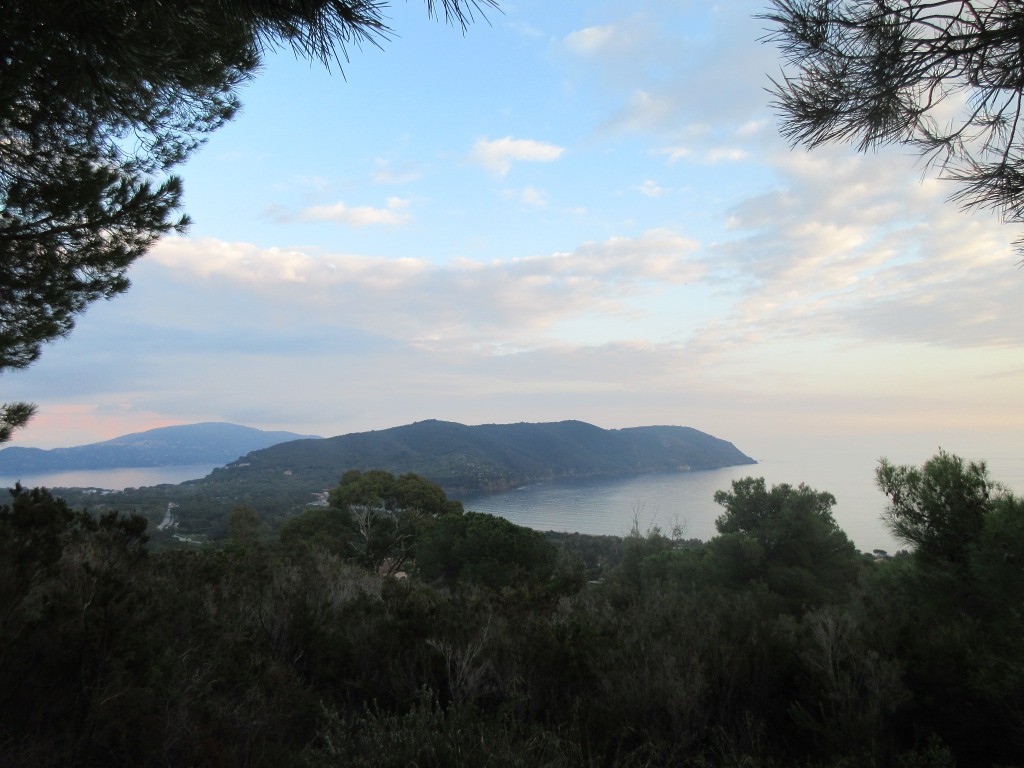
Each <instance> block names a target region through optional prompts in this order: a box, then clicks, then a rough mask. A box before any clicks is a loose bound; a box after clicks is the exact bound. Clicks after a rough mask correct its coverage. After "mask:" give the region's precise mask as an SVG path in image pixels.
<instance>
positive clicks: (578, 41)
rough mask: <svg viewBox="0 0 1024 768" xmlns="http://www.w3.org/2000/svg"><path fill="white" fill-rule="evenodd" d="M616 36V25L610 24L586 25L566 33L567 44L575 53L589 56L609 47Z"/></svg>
mask: <svg viewBox="0 0 1024 768" xmlns="http://www.w3.org/2000/svg"><path fill="white" fill-rule="evenodd" d="M614 36H615V27H613V26H612V25H610V24H609V25H607V26H603V27H586V28H585V29H580V30H577V31H575V32H571V33H569V34H568V35H566V37H565V44H566V46H567V47H568V48H569V50H571V51H573V52H574V53H578V54H581V55H584V56H588V55H591V54H594V53H598V52H599V51H601V49H602V48H605V47H607V45H608V43H609V42H611V41H612V39H613V38H614Z"/></svg>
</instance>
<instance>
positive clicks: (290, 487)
mask: <svg viewBox="0 0 1024 768" xmlns="http://www.w3.org/2000/svg"><path fill="white" fill-rule="evenodd" d="M753 463H755V462H754V460H753V459H751V458H750V457H749V456H746V455H745V454H743V453H741V452H740V451H739V450H737V449H736V447H735V446H734V445H733V444H732V443H729V442H727V441H725V440H720V439H718V438H716V437H712V436H711V435H708V434H705V433H703V432H699V431H697V430H695V429H691V428H689V427H665V426H662V427H634V428H630V429H619V430H606V429H601V428H600V427H595V426H593V425H591V424H585V423H583V422H580V421H563V422H557V423H548V424H484V425H480V426H466V425H463V424H456V423H453V422H445V421H421V422H417V423H415V424H408V425H405V426H402V427H394V428H392V429H384V430H379V431H373V432H357V433H352V434H348V435H340V436H338V437H332V438H327V439H316V440H293V441H290V442H287V443H281V444H278V445H274V446H272V447H270V448H264V449H262V450H258V451H252V452H250V453H249V454H247V455H246V456H244V457H242V458H241V459H238V460H237V461H233V462H231V463H230V464H228V465H227V466H224V467H221V468H219V469H215V470H214V471H213V472H212V473H210V474H209V475H207V476H206V477H205V478H202V479H200V480H190V481H188V482H186V483H181V484H180V485H161V486H156V487H153V488H139V489H128V490H126V491H120V492H117V493H105V494H95V493H91V494H85V493H81V492H64V493H62V495H64V496H65V497H66V498H68V500H69V501H71V502H72V503H73V504H87V505H88V506H89V507H90V508H92V509H94V510H97V511H101V510H103V509H121V510H127V509H132V510H135V511H137V512H140V513H142V514H145V515H147V516H148V517H149V518H150V519H151V520H153V521H154V522H158V521H160V520H162V519H163V516H164V513H165V511H166V510H167V509H168V504H173V505H174V506H173V509H174V515H175V518H176V519H177V521H178V523H179V530H180V531H182V532H194V533H207V534H210V535H213V536H216V535H219V534H220V533H221V532H222V531H223V526H224V520H225V518H226V515H227V512H228V511H229V510H230V509H231V508H232V507H234V506H237V505H238V504H248V505H250V506H252V507H253V508H255V509H256V510H257V511H258V512H259V513H260V514H261V516H263V517H264V519H266V520H268V521H270V522H272V523H274V522H280V521H281V520H282V519H284V518H285V517H287V516H289V515H290V514H292V513H294V512H295V511H296V510H299V509H302V508H303V507H304V506H305V505H307V504H309V503H311V502H314V501H315V500H316V498H317V494H318V493H320V492H322V491H324V490H325V489H327V488H330V487H332V486H334V485H337V484H338V481H339V479H340V477H341V475H342V473H343V472H345V471H346V470H349V469H385V470H388V471H390V472H393V473H396V474H402V473H406V472H414V473H416V474H419V475H423V476H424V477H426V478H428V479H430V480H432V481H434V482H436V483H438V484H439V485H441V486H442V487H444V489H445V491H446V492H448V493H449V494H455V495H456V497H457V495H458V494H459V493H464V492H467V491H480V490H484V491H496V490H503V489H507V488H512V487H515V486H519V485H525V484H528V483H533V482H537V481H540V480H551V479H557V478H567V477H615V476H626V475H635V474H641V473H644V472H659V471H685V470H691V469H693V470H696V469H715V468H718V467H727V466H736V465H742V464H753Z"/></svg>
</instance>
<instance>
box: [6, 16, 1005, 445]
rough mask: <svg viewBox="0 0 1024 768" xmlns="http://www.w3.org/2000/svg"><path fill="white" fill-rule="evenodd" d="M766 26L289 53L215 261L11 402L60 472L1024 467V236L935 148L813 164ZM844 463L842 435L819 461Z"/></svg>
mask: <svg viewBox="0 0 1024 768" xmlns="http://www.w3.org/2000/svg"><path fill="white" fill-rule="evenodd" d="M763 10H764V3H763V2H762V1H761V0H754V1H752V2H745V1H742V0H730V2H728V3H708V2H687V1H686V0H675V1H669V0H629V1H628V2H626V1H625V0H622V1H620V0H604V1H599V2H595V1H594V0H585V1H584V0H579V1H578V0H559V2H557V3H552V2H540V0H517V1H516V2H506V3H503V4H502V7H501V11H500V12H497V11H489V12H488V13H487V19H486V20H481V19H478V20H477V22H476V23H474V24H472V25H471V26H470V27H469V28H468V29H467V30H466V31H465V34H463V32H462V31H461V30H460V29H458V28H453V27H450V26H446V25H445V24H444V23H441V22H438V21H436V20H430V19H428V18H427V14H426V9H425V3H423V2H418V0H413V1H412V2H407V3H396V4H395V5H394V7H393V8H391V9H390V12H389V15H390V18H391V25H392V27H393V29H394V30H395V35H394V36H393V37H392V39H390V40H388V41H385V42H383V43H382V45H381V48H380V49H377V48H374V47H372V46H369V47H364V48H362V49H354V50H351V51H350V52H349V53H350V61H349V62H348V63H347V64H345V65H344V67H343V72H341V71H339V69H338V68H337V67H334V68H333V69H332V70H331V71H327V70H325V68H324V67H323V66H321V65H320V64H318V63H310V62H308V61H305V60H298V59H296V58H295V57H294V56H293V55H292V53H291V52H290V51H280V52H278V53H276V54H274V55H271V56H270V57H268V59H267V62H266V65H265V66H264V68H263V70H262V71H260V72H259V73H258V75H257V76H256V77H255V78H254V79H253V81H252V82H251V83H249V84H248V85H246V86H245V87H244V89H243V91H242V94H241V95H242V101H243V104H244V108H243V111H242V112H241V114H239V115H238V116H237V117H236V118H235V120H234V121H233V122H232V123H230V124H229V125H227V126H226V127H224V128H223V129H221V130H220V131H218V132H217V133H215V134H214V135H213V136H212V137H211V139H210V140H209V142H208V143H207V144H206V145H205V146H204V147H202V148H201V149H200V150H199V151H197V152H196V153H195V154H194V156H193V157H192V158H191V159H190V160H189V161H188V162H187V164H185V165H184V166H182V167H181V170H180V175H181V176H182V177H183V180H184V183H185V190H186V193H185V204H186V211H187V212H188V213H189V215H190V216H191V217H192V219H193V225H192V227H191V229H190V231H189V233H188V234H187V236H184V237H170V238H166V239H164V240H163V241H161V242H160V243H159V244H158V245H157V246H156V247H154V248H153V249H152V251H151V252H150V253H149V254H147V255H146V256H145V257H144V258H142V259H141V260H140V261H139V262H137V263H136V265H135V266H134V267H133V268H132V269H131V271H130V277H131V280H132V284H133V285H132V288H131V289H130V291H129V292H128V293H126V294H124V295H122V296H120V297H117V298H115V299H113V300H111V301H109V302H100V303H98V304H94V305H93V306H92V307H91V308H90V309H89V310H88V312H87V313H86V314H85V315H84V316H83V317H82V318H81V319H80V320H79V322H78V324H77V327H76V329H75V330H74V332H73V333H72V334H71V335H70V336H69V337H68V338H67V339H63V340H60V341H57V342H55V343H53V344H51V345H48V346H47V347H46V348H45V349H44V351H43V355H42V357H41V359H40V360H39V361H38V362H37V363H36V364H35V365H34V366H32V367H31V368H29V369H27V370H25V371H19V372H13V373H5V374H4V376H3V380H2V381H0V386H2V387H3V399H4V400H6V401H11V400H19V399H23V400H30V401H32V402H35V403H36V404H37V405H38V408H39V412H38V415H37V416H36V417H35V419H34V420H33V421H32V422H31V424H30V425H29V426H28V427H27V428H26V429H24V430H22V431H20V432H18V433H16V435H15V438H14V440H13V441H12V443H11V444H12V445H23V446H35V447H40V448H51V447H56V446H68V445H78V444H83V443H89V442H95V441H99V440H105V439H109V438H112V437H115V436H118V435H121V434H126V433H128V432H136V431H141V430H144V429H149V428H152V427H157V426H167V425H171V424H185V423H193V422H200V421H230V422H235V423H239V424H246V425H249V426H254V427H259V428H263V429H274V430H277V429H286V430H292V431H295V432H300V433H304V434H320V435H325V436H329V435H335V434H343V433H347V432H356V431H364V430H370V429H381V428H387V427H392V426H397V425H401V424H406V423H410V422H413V421H419V420H423V419H444V420H451V421H458V422H461V423H465V424H480V423H507V422H518V421H529V422H538V421H557V420H563V419H580V420H583V421H587V422H590V423H593V424H597V425H599V426H602V427H606V428H618V427H627V426H637V425H646V424H676V425H685V426H691V427H694V428H697V429H700V430H703V431H705V432H708V433H711V434H714V435H716V436H718V437H722V438H724V439H727V440H730V441H732V442H734V443H735V444H736V445H737V447H739V448H740V449H741V450H744V451H745V452H747V453H749V454H750V455H753V456H755V457H757V456H761V455H765V454H766V453H770V452H771V451H772V450H774V449H775V448H776V447H777V446H779V445H783V444H799V443H815V444H819V443H820V444H825V443H826V442H828V441H848V442H856V443H858V444H863V445H866V446H868V448H869V449H870V450H875V448H876V447H877V451H878V455H881V454H883V453H885V451H886V449H887V446H890V445H892V446H895V445H896V444H897V443H898V444H901V445H913V446H920V449H921V450H922V451H927V452H928V453H926V454H925V457H926V456H927V455H930V452H933V451H934V450H935V449H936V448H937V447H939V446H942V447H945V448H948V449H953V450H959V451H962V452H964V453H965V454H968V455H974V456H978V457H985V456H992V455H1010V456H1020V455H1021V454H1022V452H1021V448H1024V440H1022V439H1021V438H1022V436H1024V430H1022V427H1024V409H1021V408H1020V407H1019V398H1020V395H1021V392H1022V391H1024V322H1022V321H1024V301H1022V300H1021V299H1022V297H1024V290H1022V289H1024V270H1022V269H1021V268H1020V266H1019V263H1018V262H1019V256H1018V255H1017V254H1016V253H1015V252H1014V250H1013V247H1012V242H1013V240H1014V239H1015V238H1016V237H1018V236H1019V235H1020V232H1019V230H1015V229H1014V228H1012V227H1008V226H1004V225H1002V224H1001V223H1000V222H999V221H998V219H997V217H995V216H994V215H991V214H989V213H980V214H974V215H968V214H965V213H963V212H961V211H960V210H959V208H958V207H957V206H956V205H955V204H953V203H950V202H948V200H947V197H948V196H949V195H950V194H951V193H953V192H954V191H955V187H954V186H952V185H951V183H949V182H945V181H941V180H937V179H936V178H934V176H933V175H932V174H931V173H930V172H929V170H928V169H927V168H926V167H924V166H923V165H922V163H921V161H920V160H919V159H918V158H916V157H915V156H914V155H913V154H911V153H910V152H909V151H908V150H906V149H903V148H900V147H893V148H889V149H886V150H884V151H879V152H877V153H873V154H868V155H859V154H856V153H855V152H854V151H853V150H851V149H849V148H847V147H841V146H840V147H829V148H823V149H819V150H814V151H813V152H807V151H805V150H803V149H792V148H791V147H790V146H788V145H787V143H786V142H785V141H784V140H782V139H781V138H780V137H779V133H778V118H777V115H776V114H775V113H774V112H773V110H772V108H771V106H770V101H771V98H770V95H769V94H768V93H767V90H766V89H767V87H768V86H769V84H770V81H769V77H771V76H774V77H779V76H780V73H781V69H780V67H781V60H780V57H779V54H778V51H777V50H776V49H775V48H774V47H773V45H771V44H767V43H765V42H763V39H762V38H763V37H764V35H765V33H766V31H767V27H766V22H764V21H761V20H759V19H757V18H755V16H756V14H757V13H758V12H761V11H763ZM815 441H816V442H815Z"/></svg>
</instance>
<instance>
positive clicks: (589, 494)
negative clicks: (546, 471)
mask: <svg viewBox="0 0 1024 768" xmlns="http://www.w3.org/2000/svg"><path fill="white" fill-rule="evenodd" d="M934 453H935V451H933V450H932V451H929V450H921V449H913V448H910V449H899V448H897V449H896V450H895V451H888V452H887V453H886V456H887V458H889V459H890V460H891V461H893V462H895V463H898V464H916V465H920V464H921V463H922V462H924V461H926V460H927V459H928V458H930V457H931V456H932V455H934ZM880 455H881V452H880V451H877V450H874V449H872V448H871V447H870V446H857V445H852V446H849V445H848V446H840V447H835V446H831V447H824V446H818V447H817V448H815V447H806V446H805V447H804V448H803V449H799V450H795V451H791V452H785V451H780V452H779V453H778V454H775V455H771V456H768V457H766V458H759V461H758V463H757V464H756V465H746V466H740V467H725V468H722V469H714V470H705V471H696V472H668V473H655V474H646V475H637V476H632V477H621V478H600V479H567V480H554V481H549V482H541V483H536V484H533V485H528V486H524V487H521V488H517V489H514V490H511V491H505V492H501V493H489V494H472V495H463V496H461V497H460V498H461V501H462V502H463V504H464V506H465V508H466V509H467V510H474V511H477V512H486V513H489V514H493V515H499V516H501V517H504V518H506V519H508V520H510V521H511V522H513V523H516V524H517V525H524V526H527V527H530V528H535V529H537V530H551V531H563V532H569V533H573V532H578V533H587V534H602V535H613V536H624V535H626V534H628V533H629V532H630V530H631V528H632V527H633V524H634V518H636V521H637V523H638V525H639V529H640V531H641V532H646V531H647V530H648V529H649V528H650V527H652V526H657V527H658V528H660V529H661V530H662V532H664V533H666V534H667V533H669V532H670V531H671V529H672V527H673V526H674V525H676V524H679V525H681V526H682V529H683V536H684V537H685V538H696V539H701V540H704V541H706V540H708V539H710V538H712V537H713V536H715V535H717V531H716V530H715V519H716V518H717V517H718V516H719V515H720V514H722V511H723V510H722V508H721V507H720V506H719V505H717V504H716V503H715V502H714V495H715V492H716V491H719V490H729V489H730V488H731V484H732V481H733V480H738V479H740V478H744V477H763V478H765V481H766V483H767V484H768V485H769V487H770V486H771V485H774V484H779V483H789V484H790V485H794V486H796V485H799V484H800V483H806V484H807V485H808V486H810V487H812V488H814V489H815V490H818V491H828V492H829V493H831V494H832V495H833V496H835V497H836V506H835V507H834V509H833V515H834V517H835V519H836V522H837V523H838V524H839V526H840V527H841V528H842V529H843V530H844V531H845V532H846V535H847V536H849V537H850V539H851V540H852V541H853V542H854V544H856V546H857V547H858V549H860V550H862V551H868V552H870V551H871V550H874V549H883V550H886V551H888V552H895V551H897V550H899V549H902V548H905V545H902V544H900V543H899V542H897V541H896V540H895V539H894V538H893V537H892V535H891V534H890V533H889V532H888V531H887V530H886V528H885V526H884V524H883V523H882V520H881V517H882V513H883V512H884V510H885V506H886V502H887V499H886V497H885V496H884V495H883V494H882V493H881V491H879V490H878V488H877V487H876V486H875V469H876V468H877V466H878V460H879V456H880ZM965 458H966V457H965ZM987 464H988V467H989V471H990V476H991V478H992V479H994V480H996V481H998V482H1001V483H1002V484H1003V485H1005V486H1006V487H1007V488H1009V489H1010V490H1011V491H1013V492H1015V493H1016V494H1018V495H1024V458H1018V457H1009V456H1005V455H1004V456H999V457H996V458H992V459H989V460H988V461H987Z"/></svg>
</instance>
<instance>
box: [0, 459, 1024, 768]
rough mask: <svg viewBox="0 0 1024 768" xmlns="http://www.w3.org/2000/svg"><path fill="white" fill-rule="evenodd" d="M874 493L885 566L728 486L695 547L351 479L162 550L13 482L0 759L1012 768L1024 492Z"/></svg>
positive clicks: (949, 465) (969, 476) (4, 573)
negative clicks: (538, 526)
mask: <svg viewBox="0 0 1024 768" xmlns="http://www.w3.org/2000/svg"><path fill="white" fill-rule="evenodd" d="M879 484H880V486H881V487H882V489H883V490H884V491H885V492H886V493H887V494H888V495H889V497H890V499H891V501H892V504H891V506H890V509H889V513H888V516H889V523H890V527H891V528H892V529H893V531H894V532H895V533H896V534H897V535H899V536H901V537H902V538H903V540H905V541H906V542H907V543H908V544H910V545H912V546H913V552H912V553H911V554H906V555H903V556H898V557H894V558H877V559H876V558H869V557H866V556H864V555H862V554H860V553H858V552H857V551H856V550H855V548H854V546H853V545H852V543H851V542H850V541H849V540H848V539H847V537H846V536H845V534H844V533H843V532H842V531H841V530H840V529H839V528H838V526H837V525H836V523H835V521H834V519H833V517H832V514H831V508H832V505H833V504H834V499H833V498H832V496H831V495H830V494H828V493H824V492H819V491H816V490H813V489H810V488H807V487H805V486H798V487H792V486H788V485H783V486H775V487H773V488H768V487H767V486H766V485H765V483H764V481H763V480H759V479H753V478H748V479H745V480H739V481H736V482H734V483H733V485H732V488H731V489H730V490H729V491H722V492H719V493H718V494H717V495H716V501H718V502H719V504H721V505H722V507H723V514H722V516H721V517H720V518H719V520H718V522H717V526H718V530H719V535H718V536H717V537H715V538H714V539H712V540H710V541H708V542H706V543H701V542H695V541H688V542H684V541H680V540H676V539H674V538H673V537H672V536H671V535H666V534H663V533H662V532H660V531H657V530H651V531H647V532H641V531H639V530H637V531H634V533H633V535H631V536H629V537H626V538H624V539H619V538H612V537H584V536H571V535H560V536H556V537H551V538H546V537H545V536H544V535H542V534H540V533H537V532H535V531H532V530H529V529H525V528H521V527H518V526H515V525H513V524H511V523H509V522H507V521H505V520H503V519H501V518H495V517H491V516H488V515H481V514H477V513H464V512H463V511H462V509H461V506H460V505H459V504H458V503H457V502H452V501H449V500H448V499H447V498H446V497H445V496H444V493H443V492H441V490H440V489H439V488H438V487H437V486H434V485H433V484H431V483H429V482H427V481H425V480H423V479H422V478H419V477H416V476H414V475H405V476H402V477H398V478H396V477H394V476H392V475H389V474H387V473H385V472H377V471H371V472H364V473H360V472H350V473H347V474H346V475H345V476H344V477H343V478H342V482H341V484H340V485H339V486H338V487H337V488H336V489H335V490H334V491H333V492H332V493H331V497H330V506H329V507H327V508H318V509H312V510H309V511H307V512H306V513H304V514H303V515H301V516H299V517H294V518H292V519H291V520H289V521H288V523H286V524H285V525H284V526H282V527H281V528H280V530H279V531H275V532H274V533H273V534H271V533H270V532H268V531H266V530H264V528H263V526H264V523H263V521H262V520H261V518H260V517H259V516H258V515H257V514H256V513H255V512H254V511H253V510H252V509H251V508H246V507H239V508H236V509H235V510H234V511H232V513H231V515H230V517H229V519H228V521H227V528H228V531H229V534H230V539H229V541H228V543H227V544H226V545H225V546H222V547H217V548H215V547H210V548H204V549H200V550H189V551H186V550H162V551H151V550H150V548H149V546H148V545H147V543H146V525H147V524H146V521H145V520H144V519H142V518H138V517H122V516H118V515H115V514H108V515H106V516H103V517H100V518H97V517H94V516H92V515H90V514H87V513H85V512H80V511H74V510H72V509H71V508H70V507H68V505H67V504H66V503H65V502H63V501H62V500H60V499H56V498H54V497H53V496H52V495H50V494H49V493H48V492H47V491H45V490H40V489H37V490H31V491H29V490H24V489H20V488H17V489H15V490H14V491H13V494H12V500H11V502H10V504H9V505H6V506H4V507H0V648H2V649H3V652H2V653H0V764H2V765H18V766H26V767H34V766H56V765H75V766H93V765H96V766H109V765H138V766H157V765H160V766H168V765H171V766H176V765H189V766H412V765H415V766H661V765H665V766H668V765H694V766H784V765H785V766H789V765H802V766H820V767H822V768H825V767H826V766H832V767H835V768H838V767H839V766H844V767H845V766H902V767H904V768H925V767H926V766H934V767H935V768H939V767H940V766H941V767H943V768H944V767H946V766H954V765H961V766H985V765H990V766H1011V765H1022V764H1024V763H1022V762H1021V760H1020V757H1019V756H1020V755H1021V754H1024V622H1022V613H1021V609H1022V606H1024V603H1022V600H1024V504H1022V502H1021V501H1019V500H1017V499H1016V498H1014V497H1013V496H1011V495H1010V494H1008V493H1006V492H1004V491H1002V490H1001V489H1000V488H999V487H998V486H997V485H995V484H994V483H992V482H991V481H990V480H989V479H988V477H987V474H986V472H985V469H984V466H981V465H974V464H966V463H964V462H963V461H961V460H960V459H958V458H957V457H955V456H950V455H947V454H939V455H938V456H936V457H935V458H934V459H932V460H931V461H929V462H928V463H927V464H926V465H925V466H924V467H922V468H912V467H892V466H889V465H887V464H883V465H882V467H881V468H880V470H879Z"/></svg>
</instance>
